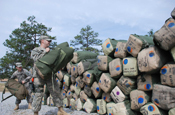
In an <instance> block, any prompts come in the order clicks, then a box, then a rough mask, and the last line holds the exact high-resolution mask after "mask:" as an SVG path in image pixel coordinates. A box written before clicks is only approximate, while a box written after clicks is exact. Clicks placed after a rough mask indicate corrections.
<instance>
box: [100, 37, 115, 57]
mask: <svg viewBox="0 0 175 115" xmlns="http://www.w3.org/2000/svg"><path fill="white" fill-rule="evenodd" d="M116 44H117V40H115V39H110V38H108V39H106V40H105V42H104V43H103V44H102V50H103V53H104V54H105V55H106V56H111V57H114V51H115V47H116Z"/></svg>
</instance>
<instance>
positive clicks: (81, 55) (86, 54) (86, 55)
mask: <svg viewBox="0 0 175 115" xmlns="http://www.w3.org/2000/svg"><path fill="white" fill-rule="evenodd" d="M96 57H97V54H96V53H93V52H90V51H77V52H74V53H73V59H72V60H71V62H73V63H75V64H76V63H78V62H80V61H82V60H85V59H94V58H96Z"/></svg>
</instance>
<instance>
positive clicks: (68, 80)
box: [63, 74, 71, 87]
mask: <svg viewBox="0 0 175 115" xmlns="http://www.w3.org/2000/svg"><path fill="white" fill-rule="evenodd" d="M70 79H71V78H70V75H69V74H65V75H64V78H63V84H64V85H66V86H68V87H69V86H70V83H71V82H70V81H71V80H70Z"/></svg>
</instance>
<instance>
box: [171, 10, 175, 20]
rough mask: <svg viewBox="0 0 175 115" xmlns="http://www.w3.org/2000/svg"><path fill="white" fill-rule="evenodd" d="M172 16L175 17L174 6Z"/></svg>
mask: <svg viewBox="0 0 175 115" xmlns="http://www.w3.org/2000/svg"><path fill="white" fill-rule="evenodd" d="M171 16H172V18H174V19H175V8H174V9H173V11H172V12H171Z"/></svg>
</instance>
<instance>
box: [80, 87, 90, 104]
mask: <svg viewBox="0 0 175 115" xmlns="http://www.w3.org/2000/svg"><path fill="white" fill-rule="evenodd" d="M87 99H88V96H87V95H86V94H85V93H84V91H83V90H82V91H81V92H80V100H81V102H83V103H85V102H86V100H87Z"/></svg>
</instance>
